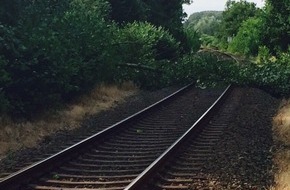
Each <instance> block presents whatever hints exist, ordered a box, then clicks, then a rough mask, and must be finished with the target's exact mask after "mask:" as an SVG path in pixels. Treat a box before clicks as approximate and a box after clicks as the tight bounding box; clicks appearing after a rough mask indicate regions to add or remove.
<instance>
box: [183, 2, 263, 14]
mask: <svg viewBox="0 0 290 190" xmlns="http://www.w3.org/2000/svg"><path fill="white" fill-rule="evenodd" d="M247 1H248V2H254V3H256V4H257V6H258V7H262V6H263V5H264V3H265V0H247ZM226 2H227V0H194V2H193V3H192V4H191V5H184V6H183V9H184V11H185V12H186V13H187V15H188V16H189V15H191V14H192V13H194V12H200V11H207V10H216V11H222V10H224V8H225V4H226Z"/></svg>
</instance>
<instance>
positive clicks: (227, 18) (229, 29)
mask: <svg viewBox="0 0 290 190" xmlns="http://www.w3.org/2000/svg"><path fill="white" fill-rule="evenodd" d="M257 13H258V9H257V8H256V6H255V4H254V3H249V2H247V1H245V0H241V1H239V2H236V1H232V0H228V1H227V3H226V9H225V11H224V12H223V17H222V23H221V24H222V32H223V36H226V37H228V36H235V35H236V34H237V33H238V31H239V28H240V26H241V25H242V23H243V22H244V21H246V20H247V19H248V18H250V17H254V16H255V15H256V14H257Z"/></svg>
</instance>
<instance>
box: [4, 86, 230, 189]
mask: <svg viewBox="0 0 290 190" xmlns="http://www.w3.org/2000/svg"><path fill="white" fill-rule="evenodd" d="M197 93H204V94H203V95H201V96H197ZM220 93H221V91H212V92H208V91H203V92H197V91H196V89H193V88H191V87H186V88H184V89H182V90H180V91H179V92H178V93H176V94H175V95H172V96H170V97H168V98H165V99H164V100H163V101H160V102H158V103H156V104H155V105H153V106H150V107H149V108H146V109H145V110H143V111H140V112H138V113H137V114H134V115H133V116H131V117H129V118H127V119H125V120H123V121H121V122H119V123H117V124H115V125H113V126H111V127H109V128H107V129H105V130H103V131H101V132H99V133H97V134H95V135H93V136H91V137H89V138H87V139H85V140H83V141H81V142H79V143H77V144H75V145H73V146H72V147H70V148H67V149H65V150H63V151H62V152H60V153H57V154H56V155H53V156H51V157H49V158H47V159H45V160H43V161H41V162H39V163H36V164H34V165H32V166H29V167H28V168H25V169H23V170H20V171H18V172H16V173H14V174H12V175H10V176H8V177H6V178H4V180H2V181H1V182H0V189H1V190H2V189H3V190H4V189H9V190H10V189H11V190H13V189H23V190H26V189H47V190H54V189H58V190H70V189H78V190H81V189H82V190H84V189H104V190H105V189H106V190H113V189H114V190H117V189H125V188H131V187H128V185H129V184H130V183H131V184H134V183H135V182H136V179H137V180H139V179H140V178H142V179H143V177H140V176H143V173H144V171H146V170H148V168H150V167H151V166H152V163H153V164H154V163H155V162H156V160H158V159H160V155H163V154H164V152H165V151H166V150H167V151H168V149H171V148H172V144H173V143H174V144H176V140H177V139H179V137H180V136H184V134H185V136H188V135H189V134H191V133H189V132H188V129H189V128H192V127H191V126H192V123H194V122H196V120H197V119H198V118H200V116H201V115H202V114H203V116H204V117H203V118H207V114H209V113H211V112H212V111H213V110H215V109H216V107H218V105H219V103H220V102H221V101H222V99H224V98H223V97H220ZM226 94H227V93H226V92H224V95H226ZM197 97H202V98H197ZM218 97H220V101H217V102H216V99H217V98H218ZM213 102H215V104H214V106H211V104H212V103H213ZM210 106H211V110H212V111H209V110H208V111H207V114H204V112H205V111H206V110H207V108H208V107H210ZM203 120H206V119H202V122H204V121H203ZM200 121H201V120H200V119H199V122H200ZM196 123H198V122H196ZM195 131H196V132H197V131H198V130H197V128H195ZM214 131H215V130H212V131H210V132H211V133H213V132H214ZM167 151H166V152H167ZM157 165H160V164H157ZM154 170H155V169H154ZM154 170H152V171H154ZM149 173H150V172H149ZM140 174H141V175H140ZM147 175H148V176H149V174H146V175H145V176H147ZM162 178H165V177H164V176H163V177H162ZM144 179H147V177H144ZM141 181H142V180H141ZM142 183H144V182H137V183H136V184H139V185H140V184H142ZM129 186H130V185H129ZM133 186H134V185H133ZM161 187H162V185H161ZM132 188H134V187H132ZM137 189H140V187H138V188H137Z"/></svg>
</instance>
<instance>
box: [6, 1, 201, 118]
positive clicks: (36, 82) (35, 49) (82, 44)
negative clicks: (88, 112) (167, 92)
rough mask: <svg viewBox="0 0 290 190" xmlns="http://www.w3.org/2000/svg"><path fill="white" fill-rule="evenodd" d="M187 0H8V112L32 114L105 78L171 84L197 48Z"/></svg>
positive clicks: (144, 85)
mask: <svg viewBox="0 0 290 190" xmlns="http://www.w3.org/2000/svg"><path fill="white" fill-rule="evenodd" d="M182 3H189V1H177V0H176V1H171V2H170V3H166V6H163V4H162V3H161V2H156V1H141V0H131V1H106V0H69V1H67V0H60V1H54V0H49V1H28V0H27V1H19V0H12V1H6V0H5V1H2V2H1V9H0V42H1V43H0V52H1V54H0V73H1V76H0V84H1V88H0V103H1V106H0V111H1V113H4V114H9V115H12V116H21V117H22V116H24V117H28V118H29V117H32V115H33V113H35V112H38V111H41V110H44V109H47V108H52V107H55V106H57V105H58V104H61V103H62V102H67V101H70V100H71V99H73V98H75V97H77V96H79V95H81V94H83V93H86V92H88V91H89V90H91V89H92V88H93V87H94V86H95V85H96V84H99V83H102V82H107V83H120V82H122V81H125V80H131V81H134V82H135V83H136V84H138V85H140V86H142V87H146V88H155V87H157V86H164V85H168V84H171V83H172V82H173V81H172V80H173V79H171V78H169V77H168V76H165V75H166V73H167V72H168V70H170V69H169V68H171V67H174V65H175V64H176V62H177V60H178V59H179V58H180V57H181V52H182V53H185V52H186V51H190V45H189V43H187V41H186V39H187V36H186V33H185V32H183V28H182V20H183V12H182ZM2 5H3V6H2ZM8 5H9V6H8ZM119 6H121V7H120V9H117V8H116V7H119ZM122 7H123V8H122ZM128 7H131V8H132V9H131V11H130V12H128V11H127V8H128ZM157 13H158V14H157ZM191 37H192V36H191ZM196 38H198V37H197V36H196Z"/></svg>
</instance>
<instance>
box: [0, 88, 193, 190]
mask: <svg viewBox="0 0 290 190" xmlns="http://www.w3.org/2000/svg"><path fill="white" fill-rule="evenodd" d="M192 85H193V84H189V85H186V86H184V87H183V88H181V89H179V90H178V91H176V92H174V93H172V94H171V95H169V96H167V97H165V98H163V99H161V100H160V101H158V102H156V103H154V104H152V105H150V106H148V107H146V108H144V109H142V110H141V111H139V112H137V113H135V114H133V115H131V116H129V117H127V118H125V119H123V120H121V121H119V122H117V123H115V124H113V125H111V126H110V127H108V128H106V129H104V130H102V131H100V132H98V133H96V134H94V135H92V136H90V137H88V138H86V139H84V140H82V141H80V142H79V143H76V144H74V145H72V146H70V147H68V148H66V149H64V150H62V151H60V152H58V153H56V154H54V155H52V156H50V157H48V158H46V159H44V160H42V161H39V162H37V163H35V164H33V165H31V166H29V167H26V168H24V169H22V170H19V171H18V172H15V173H13V174H11V175H9V176H7V177H5V178H3V179H2V181H0V189H1V190H2V189H3V190H6V189H7V190H8V189H9V190H14V189H18V187H19V186H20V185H21V184H22V183H24V182H27V181H28V180H31V179H33V178H36V177H39V176H41V175H42V174H43V173H45V172H48V171H50V170H51V169H52V168H55V167H56V166H58V165H60V164H61V163H63V162H64V161H65V160H66V159H67V158H68V157H69V156H70V155H74V154H77V153H78V152H80V151H82V150H83V149H84V148H86V147H87V146H89V145H90V144H91V143H93V142H95V141H96V140H98V139H100V138H103V137H104V136H106V135H107V134H109V133H112V132H113V131H115V130H118V129H120V128H121V127H122V126H124V125H125V124H127V123H128V122H131V121H132V120H134V119H138V118H139V117H141V116H142V115H144V114H146V113H147V112H149V111H151V110H153V109H156V108H158V107H159V106H161V105H163V104H164V103H166V102H168V101H170V100H172V99H174V98H175V97H176V96H178V95H179V94H181V93H182V92H184V91H186V90H187V89H189V88H190V87H191V86H192Z"/></svg>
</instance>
